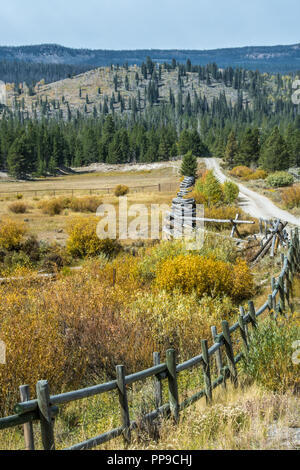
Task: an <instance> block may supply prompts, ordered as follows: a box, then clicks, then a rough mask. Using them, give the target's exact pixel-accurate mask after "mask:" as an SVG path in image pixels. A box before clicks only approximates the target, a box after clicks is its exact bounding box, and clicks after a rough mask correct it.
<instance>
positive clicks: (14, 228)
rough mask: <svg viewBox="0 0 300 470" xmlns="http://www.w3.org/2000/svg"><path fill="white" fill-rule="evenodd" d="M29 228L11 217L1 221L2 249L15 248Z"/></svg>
mask: <svg viewBox="0 0 300 470" xmlns="http://www.w3.org/2000/svg"><path fill="white" fill-rule="evenodd" d="M26 232H27V229H26V227H25V224H24V223H21V222H16V221H14V220H12V219H10V218H8V217H7V218H4V219H2V220H1V221H0V250H1V249H2V250H15V249H17V248H19V246H20V244H21V243H22V241H23V240H24V235H25V234H26Z"/></svg>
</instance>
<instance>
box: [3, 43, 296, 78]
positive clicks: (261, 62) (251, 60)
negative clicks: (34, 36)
mask: <svg viewBox="0 0 300 470" xmlns="http://www.w3.org/2000/svg"><path fill="white" fill-rule="evenodd" d="M147 56H150V57H151V59H152V60H153V61H156V62H170V61H171V60H172V59H175V60H176V61H177V62H181V63H183V62H186V61H187V59H190V60H191V62H192V63H193V64H195V65H206V64H207V63H212V62H215V63H217V64H218V66H220V67H228V66H232V67H243V68H247V69H252V70H255V69H258V70H260V71H262V72H281V73H285V72H292V71H298V70H300V43H299V44H293V45H287V46H284V45H277V46H251V47H236V48H226V49H212V50H179V49H173V50H163V49H142V50H120V51H118V50H101V49H99V50H91V49H72V48H68V47H64V46H60V45H58V44H41V45H32V46H14V47H10V46H1V47H0V61H10V62H11V61H17V62H27V63H43V64H67V65H86V66H95V67H97V66H104V65H110V64H117V63H118V64H120V65H122V64H123V63H125V62H128V63H129V64H138V65H140V64H141V63H142V62H143V61H145V59H146V57H147Z"/></svg>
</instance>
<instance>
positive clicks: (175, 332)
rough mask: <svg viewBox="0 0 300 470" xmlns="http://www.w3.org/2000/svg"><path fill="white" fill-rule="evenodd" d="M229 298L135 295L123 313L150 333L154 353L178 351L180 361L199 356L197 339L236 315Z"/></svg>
mask: <svg viewBox="0 0 300 470" xmlns="http://www.w3.org/2000/svg"><path fill="white" fill-rule="evenodd" d="M236 310H237V309H236V307H234V306H233V304H232V301H231V300H230V299H229V297H223V298H222V299H213V298H212V297H209V296H207V295H204V297H202V298H201V299H199V298H198V297H197V294H196V293H195V292H193V293H191V294H189V295H182V293H181V292H180V291H178V290H175V291H174V292H172V293H171V292H166V291H159V292H147V293H142V292H140V293H138V295H137V297H136V299H135V300H134V302H133V303H132V304H131V305H130V306H129V311H128V312H127V313H126V314H123V315H124V316H125V318H126V319H127V321H130V323H133V324H134V323H136V322H143V323H144V324H145V325H147V327H148V329H149V330H150V331H151V334H152V336H153V339H154V341H155V345H156V348H157V350H158V351H165V350H166V349H168V348H170V347H174V348H176V349H177V350H178V351H180V352H181V360H185V359H187V358H190V357H193V356H194V355H197V354H199V351H200V350H201V339H208V338H210V337H211V326H213V325H218V324H220V321H221V320H229V319H230V318H231V316H234V315H235V314H236Z"/></svg>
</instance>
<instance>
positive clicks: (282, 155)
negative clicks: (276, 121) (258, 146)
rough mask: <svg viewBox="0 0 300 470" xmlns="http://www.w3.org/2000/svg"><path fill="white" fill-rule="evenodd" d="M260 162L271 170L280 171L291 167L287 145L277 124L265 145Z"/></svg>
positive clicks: (266, 168)
mask: <svg viewBox="0 0 300 470" xmlns="http://www.w3.org/2000/svg"><path fill="white" fill-rule="evenodd" d="M260 163H261V165H262V167H263V168H264V169H265V170H270V171H280V170H286V169H288V168H289V164H290V162H289V153H288V150H287V145H286V142H285V140H284V138H283V137H282V135H281V134H280V131H279V128H278V127H277V126H276V127H274V129H273V131H272V132H271V134H270V135H269V137H268V138H267V140H266V141H265V143H264V145H263V148H262V152H261V158H260Z"/></svg>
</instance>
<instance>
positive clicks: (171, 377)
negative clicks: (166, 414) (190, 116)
mask: <svg viewBox="0 0 300 470" xmlns="http://www.w3.org/2000/svg"><path fill="white" fill-rule="evenodd" d="M166 363H167V370H168V385H169V402H170V410H171V415H172V417H173V419H174V421H175V422H178V421H179V399H178V384H177V372H176V352H175V349H168V351H167V354H166Z"/></svg>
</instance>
